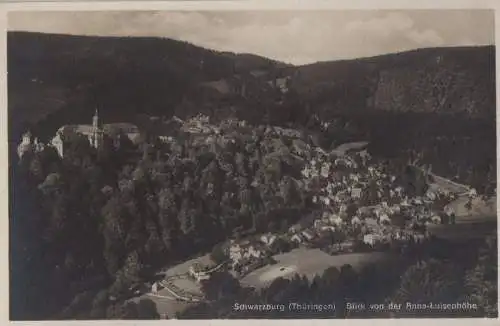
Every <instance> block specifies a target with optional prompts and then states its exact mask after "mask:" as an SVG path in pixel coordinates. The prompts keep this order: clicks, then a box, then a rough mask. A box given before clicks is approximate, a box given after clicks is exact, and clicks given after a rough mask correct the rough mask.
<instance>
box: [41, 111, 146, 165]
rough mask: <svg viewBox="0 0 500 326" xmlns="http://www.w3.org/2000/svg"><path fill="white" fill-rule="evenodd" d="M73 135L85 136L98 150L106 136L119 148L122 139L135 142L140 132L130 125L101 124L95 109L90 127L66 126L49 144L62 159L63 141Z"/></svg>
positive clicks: (60, 129)
mask: <svg viewBox="0 0 500 326" xmlns="http://www.w3.org/2000/svg"><path fill="white" fill-rule="evenodd" d="M75 134H80V135H84V136H86V137H87V138H88V140H89V143H90V145H91V146H92V147H93V148H96V149H100V148H101V147H102V145H103V143H104V138H105V137H106V136H107V137H109V138H110V139H111V140H112V141H113V145H114V147H115V148H119V147H120V145H121V141H122V140H123V139H122V137H127V138H128V139H129V140H130V141H132V142H135V141H136V140H137V139H138V138H139V136H140V131H139V128H138V127H137V126H135V125H133V124H131V123H111V124H102V122H101V120H100V118H99V112H98V110H97V109H96V111H95V114H94V116H93V117H92V125H66V126H62V127H61V128H59V130H58V131H57V132H56V135H55V137H54V138H52V140H51V142H50V143H51V145H52V146H53V147H54V148H55V149H56V150H57V152H58V153H59V156H61V157H63V155H64V146H65V140H67V139H69V138H70V137H71V136H72V135H75Z"/></svg>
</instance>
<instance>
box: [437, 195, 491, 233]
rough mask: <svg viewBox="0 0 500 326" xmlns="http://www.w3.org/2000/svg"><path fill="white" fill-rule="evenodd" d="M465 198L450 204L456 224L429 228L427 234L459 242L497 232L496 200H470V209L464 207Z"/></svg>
mask: <svg viewBox="0 0 500 326" xmlns="http://www.w3.org/2000/svg"><path fill="white" fill-rule="evenodd" d="M467 201H468V198H467V197H461V198H458V199H457V200H455V201H454V202H452V203H450V207H451V208H452V209H453V210H454V211H455V215H456V221H455V222H456V224H445V225H443V224H437V225H431V226H430V227H429V232H430V233H431V234H433V235H435V236H437V237H439V238H443V239H447V240H453V241H461V240H464V241H465V240H469V239H474V238H481V237H484V236H486V235H490V234H495V233H496V232H497V198H496V196H495V197H493V198H490V199H489V200H487V201H483V200H482V199H480V198H475V199H473V200H472V208H471V210H468V209H467V208H466V207H465V204H466V203H467Z"/></svg>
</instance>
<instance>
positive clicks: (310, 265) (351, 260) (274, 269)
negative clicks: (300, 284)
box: [241, 248, 390, 288]
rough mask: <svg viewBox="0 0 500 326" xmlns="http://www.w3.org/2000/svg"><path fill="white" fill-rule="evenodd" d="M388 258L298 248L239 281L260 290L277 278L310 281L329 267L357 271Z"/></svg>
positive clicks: (378, 254)
mask: <svg viewBox="0 0 500 326" xmlns="http://www.w3.org/2000/svg"><path fill="white" fill-rule="evenodd" d="M388 258H390V254H386V253H380V252H373V253H353V254H344V255H338V256H331V255H329V254H327V253H325V252H323V251H321V250H319V249H306V248H299V249H294V250H292V251H290V252H288V253H284V254H280V255H276V256H274V259H276V261H277V262H278V263H276V264H274V265H267V266H264V267H262V268H259V269H257V270H255V271H253V272H252V273H250V274H248V275H246V276H245V277H244V278H243V279H242V280H241V284H242V285H244V286H252V287H255V288H260V287H264V286H266V285H269V283H271V282H272V281H273V280H274V279H276V278H278V277H284V278H287V277H292V276H293V275H294V274H300V275H305V276H307V277H308V278H309V279H312V278H313V277H314V276H315V275H317V274H322V273H323V271H324V270H326V269H327V268H328V267H331V266H335V267H337V268H340V267H342V266H343V265H345V264H350V265H351V266H352V267H353V268H354V269H358V270H359V269H361V268H362V267H363V266H365V265H366V264H368V263H373V262H376V261H380V260H383V259H388Z"/></svg>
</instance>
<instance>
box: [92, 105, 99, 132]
mask: <svg viewBox="0 0 500 326" xmlns="http://www.w3.org/2000/svg"><path fill="white" fill-rule="evenodd" d="M92 125H93V127H94V128H99V111H98V109H97V108H96V109H95V113H94V117H93V118H92Z"/></svg>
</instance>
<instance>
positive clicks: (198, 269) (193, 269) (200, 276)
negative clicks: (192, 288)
mask: <svg viewBox="0 0 500 326" xmlns="http://www.w3.org/2000/svg"><path fill="white" fill-rule="evenodd" d="M189 275H191V276H192V277H193V278H194V279H195V280H196V282H201V281H205V280H208V279H210V274H208V273H207V272H206V271H205V270H204V268H203V266H201V265H200V264H193V265H191V266H189Z"/></svg>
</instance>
